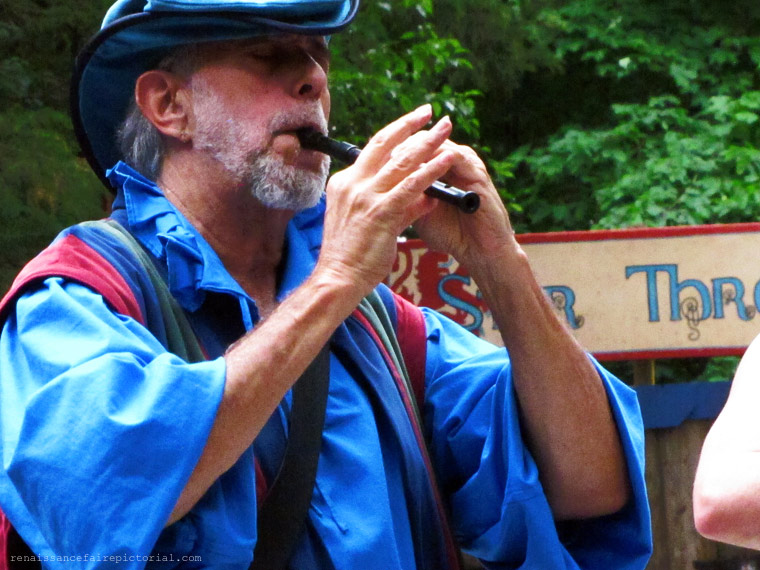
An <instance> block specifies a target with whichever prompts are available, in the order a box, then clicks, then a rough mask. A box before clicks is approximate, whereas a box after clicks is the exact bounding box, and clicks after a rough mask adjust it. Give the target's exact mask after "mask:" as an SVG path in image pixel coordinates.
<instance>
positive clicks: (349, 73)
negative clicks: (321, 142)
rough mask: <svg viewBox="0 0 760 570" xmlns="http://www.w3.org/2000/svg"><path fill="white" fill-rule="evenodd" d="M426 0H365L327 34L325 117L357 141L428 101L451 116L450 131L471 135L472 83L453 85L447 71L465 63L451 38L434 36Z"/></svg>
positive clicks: (474, 122) (474, 127)
mask: <svg viewBox="0 0 760 570" xmlns="http://www.w3.org/2000/svg"><path fill="white" fill-rule="evenodd" d="M430 9H431V6H430V2H427V3H419V2H409V1H408V0H404V1H400V0H397V1H396V2H387V3H386V2H378V3H371V2H365V3H364V4H363V5H362V9H361V13H360V15H359V17H358V20H357V23H356V25H354V26H352V27H350V28H349V29H348V30H347V31H345V32H343V33H342V34H339V35H338V36H336V37H335V38H333V39H332V41H331V49H332V52H333V64H332V68H331V71H330V81H331V92H332V100H333V110H332V123H333V124H334V125H336V129H337V130H338V132H337V133H336V134H338V135H339V136H341V137H344V138H348V139H349V140H353V141H357V142H358V143H359V144H362V143H363V142H365V141H366V140H367V138H368V137H369V136H370V135H371V134H373V133H375V132H376V131H377V130H378V129H380V128H381V127H382V126H383V125H385V124H387V123H388V122H390V121H392V120H393V119H396V118H397V117H399V116H400V115H402V114H404V113H406V112H408V111H411V110H413V109H415V108H416V107H418V106H420V105H422V104H424V103H430V104H431V105H432V106H433V112H434V115H436V116H439V117H440V116H442V115H444V114H448V115H451V116H452V119H453V121H454V124H455V126H456V132H457V133H458V134H460V136H465V137H467V138H469V139H471V140H477V138H478V135H479V120H478V118H477V116H476V114H475V100H476V98H477V97H478V96H479V94H480V93H479V91H478V90H477V89H464V90H457V89H455V88H453V87H452V85H451V84H450V83H449V82H448V80H447V79H448V77H449V76H450V75H451V74H452V73H455V72H457V71H458V70H459V69H469V68H470V67H471V64H470V62H469V60H468V59H467V57H466V55H467V51H466V50H465V49H464V48H463V47H462V45H461V44H460V43H459V41H458V40H456V39H453V38H444V37H441V36H439V35H438V34H437V33H436V31H435V29H434V28H433V26H432V24H431V23H430V22H429V21H428V17H429V14H430Z"/></svg>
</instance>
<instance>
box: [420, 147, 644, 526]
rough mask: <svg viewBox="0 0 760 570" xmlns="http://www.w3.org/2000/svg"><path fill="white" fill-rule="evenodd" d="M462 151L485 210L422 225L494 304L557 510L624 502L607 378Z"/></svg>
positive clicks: (456, 173) (581, 513) (463, 171)
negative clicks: (557, 308)
mask: <svg viewBox="0 0 760 570" xmlns="http://www.w3.org/2000/svg"><path fill="white" fill-rule="evenodd" d="M449 144H450V145H451V143H449ZM451 146H452V147H454V145H451ZM454 152H456V153H457V154H458V155H459V160H458V161H457V162H456V163H455V167H454V169H452V171H451V173H450V177H449V179H448V181H449V182H451V183H452V184H455V185H456V186H458V187H460V188H466V189H468V190H475V191H477V192H478V193H479V194H480V195H481V202H482V206H481V209H480V210H479V211H478V212H477V213H476V214H475V215H472V216H465V215H462V214H459V213H458V212H456V211H454V209H453V208H449V209H446V210H443V209H440V208H439V209H438V210H436V211H435V212H433V213H432V214H431V215H430V216H427V217H426V218H424V219H422V220H421V221H420V222H419V223H418V224H417V228H418V230H419V232H420V235H421V237H422V238H423V239H425V240H426V241H427V242H428V243H429V244H430V245H431V247H434V248H436V249H439V250H443V251H447V252H449V253H451V254H452V255H453V256H454V257H455V258H456V259H457V260H458V261H459V262H460V263H461V264H463V265H464V266H465V267H466V268H467V269H468V270H469V272H470V274H471V275H472V276H473V278H474V280H475V282H476V283H477V284H478V287H479V289H480V290H481V292H482V293H483V297H484V300H485V301H486V304H487V305H488V307H489V309H491V311H492V313H493V316H494V319H495V321H496V323H497V325H498V327H499V330H500V332H501V335H502V337H503V340H504V343H505V346H506V347H507V349H508V351H509V354H510V358H511V360H512V363H513V373H514V383H515V389H516V392H517V397H518V401H519V404H520V411H521V420H522V425H523V427H524V429H525V434H526V438H527V443H528V446H529V448H530V449H531V451H532V453H533V455H534V457H535V459H536V463H537V465H538V467H539V472H540V477H541V480H542V483H543V485H544V488H545V489H546V493H547V497H548V499H549V502H550V505H551V506H552V509H553V513H554V516H555V518H557V519H566V518H584V517H591V516H598V515H603V514H608V513H611V512H614V511H616V510H619V509H620V508H621V507H622V506H623V505H624V504H625V502H626V501H627V499H628V496H629V493H630V490H629V481H628V476H627V469H626V464H625V460H624V457H623V452H622V447H621V445H620V440H619V436H618V432H617V428H616V426H615V423H614V421H613V418H612V413H611V409H610V406H609V403H608V400H607V394H606V391H605V389H604V386H603V385H602V382H601V379H600V378H599V375H598V373H597V372H596V370H595V369H594V367H593V365H592V364H591V362H590V361H589V359H588V357H587V356H586V354H585V353H584V352H583V350H582V349H581V347H580V346H579V345H578V344H577V342H576V341H575V339H574V338H573V337H572V335H571V334H570V332H569V331H568V329H567V328H566V327H565V325H564V324H563V323H562V322H560V320H559V319H558V318H557V316H556V315H555V313H554V311H553V310H552V308H551V306H550V304H549V302H548V300H547V298H546V296H545V294H544V292H543V290H542V289H541V287H540V286H539V284H538V283H537V281H536V279H535V277H534V275H533V272H532V270H531V268H530V265H529V262H528V259H527V257H526V255H525V253H524V252H523V250H522V249H521V248H520V246H519V244H518V243H517V241H516V240H515V237H514V232H513V231H512V228H511V225H510V222H509V217H508V214H507V212H506V210H505V209H504V207H503V204H502V202H501V200H500V198H499V197H498V195H497V193H496V190H495V189H494V188H493V185H492V183H491V181H490V179H489V178H488V175H487V174H486V171H485V167H484V166H483V164H482V162H481V161H480V159H479V158H478V157H477V156H476V155H475V153H474V152H472V151H471V150H470V149H467V148H462V147H454ZM436 216H438V217H436ZM441 217H442V218H443V219H441ZM442 228H450V229H452V230H453V231H451V232H450V233H448V234H445V233H443V232H442Z"/></svg>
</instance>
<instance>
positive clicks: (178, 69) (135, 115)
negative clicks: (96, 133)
mask: <svg viewBox="0 0 760 570" xmlns="http://www.w3.org/2000/svg"><path fill="white" fill-rule="evenodd" d="M200 56H201V50H200V49H199V46H197V45H188V46H181V47H179V48H177V49H175V50H174V51H172V52H171V53H170V54H169V55H167V56H166V57H164V59H162V60H161V62H160V63H159V64H158V66H156V69H161V70H163V71H170V72H172V73H176V74H177V75H180V76H182V77H188V76H189V75H191V74H192V73H193V72H194V71H195V70H196V69H197V68H198V66H199V65H200V63H201V57H200ZM116 136H117V143H118V146H119V151H120V152H121V156H122V160H124V162H126V163H127V164H129V165H130V166H131V167H132V168H134V169H135V170H137V171H138V172H139V173H140V174H142V175H143V176H145V177H146V178H149V179H151V180H156V179H157V178H158V176H159V174H161V168H162V166H163V162H164V155H165V152H166V147H165V144H164V138H163V136H162V135H161V133H160V132H159V130H158V129H157V128H156V127H155V125H153V123H151V122H150V121H149V120H148V119H147V118H146V117H145V115H143V112H142V110H141V109H140V107H139V106H138V105H137V101H135V100H134V99H132V101H131V102H130V104H129V109H128V110H127V114H126V117H125V119H124V121H123V122H122V123H121V125H120V126H119V129H118V131H117V135H116Z"/></svg>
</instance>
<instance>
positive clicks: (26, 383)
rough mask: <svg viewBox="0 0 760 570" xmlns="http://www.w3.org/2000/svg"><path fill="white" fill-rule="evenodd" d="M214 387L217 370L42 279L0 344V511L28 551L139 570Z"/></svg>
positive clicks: (184, 472) (180, 482) (92, 297)
mask: <svg viewBox="0 0 760 570" xmlns="http://www.w3.org/2000/svg"><path fill="white" fill-rule="evenodd" d="M224 378H225V363H224V360H223V359H221V358H220V359H217V360H214V361H209V362H202V363H197V364H188V363H186V362H184V361H182V360H180V359H179V358H177V357H176V356H174V355H172V354H170V353H168V352H167V351H166V350H165V349H164V348H163V347H162V346H161V344H160V343H159V342H158V341H157V340H156V339H155V338H154V337H153V336H152V335H151V334H150V332H149V331H148V330H147V329H145V328H144V327H143V326H142V325H140V324H139V323H138V322H136V321H135V320H133V319H131V318H129V317H125V316H123V315H119V314H116V313H114V312H112V311H111V310H110V309H109V308H108V307H107V305H106V304H105V302H104V301H103V299H102V298H101V297H100V296H99V295H97V294H96V293H94V292H93V291H91V290H90V289H87V288H86V287H83V286H81V285H78V284H76V283H71V282H66V281H63V280H61V279H60V278H51V279H48V280H47V281H45V283H44V285H42V286H41V287H40V288H39V289H37V290H33V291H30V292H28V293H26V294H25V295H24V296H22V297H21V298H19V300H18V301H17V303H16V306H15V310H13V311H11V313H10V315H9V317H8V319H7V320H6V322H5V324H4V325H3V329H2V334H0V433H2V459H3V463H2V469H0V502H1V506H2V509H3V510H4V511H5V512H6V514H7V515H8V517H9V518H10V520H11V521H12V522H13V524H14V526H16V528H17V529H18V531H19V532H20V534H21V535H22V536H23V537H24V538H25V540H26V541H27V543H29V545H30V546H31V548H32V550H33V551H34V552H36V553H37V554H38V555H39V556H40V557H47V559H48V560H56V559H59V558H58V557H66V556H83V555H87V556H89V557H95V556H98V557H101V559H102V557H105V556H119V557H125V560H122V561H121V564H123V567H124V568H138V567H143V566H144V565H145V563H144V562H140V561H139V560H140V558H139V556H145V555H146V554H149V553H150V552H151V550H152V548H153V545H154V544H155V543H156V540H157V539H158V537H159V534H160V532H161V530H162V528H163V527H164V525H165V524H166V522H167V520H168V517H169V514H170V513H171V511H172V509H173V507H174V505H175V503H176V501H177V498H178V497H179V495H180V492H181V491H182V489H183V488H184V486H185V484H186V482H187V480H188V478H189V476H190V473H191V471H192V470H193V468H194V466H195V464H196V462H197V460H198V458H199V457H200V455H201V452H202V450H203V447H204V445H205V442H206V439H207V437H208V433H209V431H210V429H211V426H212V424H213V421H214V417H215V414H216V410H217V407H218V405H219V402H220V400H221V397H222V392H223V388H224ZM130 557H131V559H132V561H131V562H130V561H128V560H129V559H130ZM43 559H45V558H43ZM120 560H121V558H120ZM100 564H102V562H101V563H100ZM121 564H120V565H121ZM97 565H98V563H96V562H94V561H90V562H78V563H77V567H80V568H90V567H95V566H97ZM46 567H51V568H56V567H61V568H67V567H71V564H70V562H69V563H65V562H64V563H61V564H55V563H52V562H51V563H50V564H47V563H46Z"/></svg>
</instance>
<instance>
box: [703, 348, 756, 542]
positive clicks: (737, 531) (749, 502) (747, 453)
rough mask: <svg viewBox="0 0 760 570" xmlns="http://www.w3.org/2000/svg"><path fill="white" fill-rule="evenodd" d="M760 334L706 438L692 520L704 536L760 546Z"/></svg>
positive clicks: (745, 358)
mask: <svg viewBox="0 0 760 570" xmlns="http://www.w3.org/2000/svg"><path fill="white" fill-rule="evenodd" d="M759 377H760V337H758V338H756V339H755V340H754V341H752V344H751V345H750V346H749V348H748V349H747V352H745V354H744V356H743V357H742V359H741V362H740V363H739V367H738V369H737V370H736V374H735V376H734V380H733V383H732V385H731V392H730V393H729V396H728V399H727V401H726V404H725V405H724V407H723V410H721V412H720V414H719V415H718V417H717V418H716V419H715V422H714V423H713V425H712V426H711V428H710V431H709V432H708V434H707V437H705V441H704V443H703V446H702V453H701V455H700V457H699V464H698V466H697V473H696V477H695V479H694V490H693V499H694V523H695V525H696V528H697V530H698V531H699V533H700V534H702V535H703V536H705V537H707V538H710V539H712V540H718V541H720V542H727V543H729V544H735V545H737V546H743V547H745V548H754V549H756V550H760V431H758V405H759V403H760V382H758V378H759Z"/></svg>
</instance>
